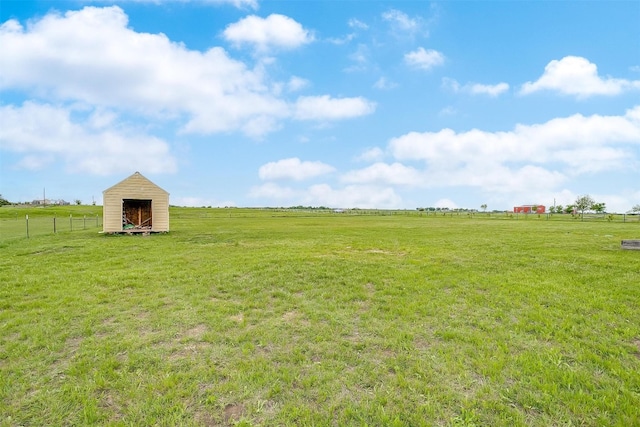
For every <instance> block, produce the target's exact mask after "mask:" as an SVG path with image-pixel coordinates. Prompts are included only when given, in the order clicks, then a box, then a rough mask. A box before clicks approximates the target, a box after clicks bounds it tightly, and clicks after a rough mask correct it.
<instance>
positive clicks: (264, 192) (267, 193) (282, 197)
mask: <svg viewBox="0 0 640 427" xmlns="http://www.w3.org/2000/svg"><path fill="white" fill-rule="evenodd" d="M249 197H252V198H256V199H266V200H279V201H287V200H288V201H289V205H292V204H294V202H293V201H294V199H295V197H296V192H295V190H293V189H292V188H289V187H282V186H280V185H278V184H275V183H273V182H267V183H264V184H262V185H259V186H256V187H253V188H251V190H250V191H249Z"/></svg>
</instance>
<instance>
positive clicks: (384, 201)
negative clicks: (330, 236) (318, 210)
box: [302, 184, 402, 209]
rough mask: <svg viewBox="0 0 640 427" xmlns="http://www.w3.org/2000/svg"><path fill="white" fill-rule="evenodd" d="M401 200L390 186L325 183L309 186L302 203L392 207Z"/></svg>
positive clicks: (347, 206)
mask: <svg viewBox="0 0 640 427" xmlns="http://www.w3.org/2000/svg"><path fill="white" fill-rule="evenodd" d="M401 202H402V199H401V197H400V196H399V195H398V194H396V192H395V190H394V189H393V188H391V187H379V186H372V185H348V186H346V187H344V188H338V189H335V188H332V187H331V186H329V185H327V184H319V185H314V186H311V187H309V188H308V189H307V190H306V191H305V192H304V196H303V201H302V204H304V205H316V206H320V205H321V206H330V207H335V208H365V209H372V208H383V209H384V208H389V209H390V208H393V207H396V206H399V205H400V204H401Z"/></svg>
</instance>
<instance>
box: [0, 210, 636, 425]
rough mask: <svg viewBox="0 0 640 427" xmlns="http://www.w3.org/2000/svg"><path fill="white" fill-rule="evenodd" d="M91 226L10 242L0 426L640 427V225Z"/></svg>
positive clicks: (221, 217) (0, 265)
mask: <svg viewBox="0 0 640 427" xmlns="http://www.w3.org/2000/svg"><path fill="white" fill-rule="evenodd" d="M92 208H93V210H95V209H96V208H95V207H92ZM68 209H77V212H78V214H82V212H84V211H88V210H89V209H90V208H89V207H77V208H76V207H72V208H68V207H67V210H68ZM81 209H84V211H82V210H81ZM3 212H4V213H3ZM2 215H4V216H5V217H7V218H11V215H14V214H13V211H9V210H3V209H0V216H2ZM65 215H66V216H68V214H65ZM98 230H99V228H95V227H93V228H90V229H87V230H77V231H73V232H68V231H67V232H59V233H57V234H55V235H53V234H49V235H41V236H35V237H32V238H30V239H26V238H12V239H5V240H0V254H1V258H0V272H1V274H2V281H1V282H0V425H2V426H19V425H28V426H41V425H91V424H96V425H131V426H141V425H161V426H168V425H184V426H188V425H235V424H237V425H264V426H271V425H314V426H324V425H335V426H343V425H357V426H365V425H368V426H382V425H385V426H386V425H397V426H420V425H426V426H431V425H434V426H519V425H521V426H569V425H572V426H625V427H626V426H633V425H640V409H638V408H640V251H623V250H621V249H620V240H621V239H627V238H628V239H631V238H636V239H640V223H639V222H627V223H622V222H606V221H599V222H580V221H554V220H550V221H546V220H538V219H535V218H530V219H528V220H513V219H506V217H501V216H492V217H485V216H480V215H478V216H477V217H476V218H468V217H466V216H460V217H458V216H453V217H442V216H437V217H433V216H432V217H426V216H419V215H418V214H416V213H412V214H411V215H403V214H394V215H351V214H334V213H331V212H313V211H308V212H304V211H302V212H290V211H289V212H288V211H276V210H245V209H193V208H192V209H187V208H172V210H171V230H172V231H171V232H170V233H169V234H161V235H152V236H147V237H144V236H105V235H102V234H99V233H98ZM0 238H1V237H0Z"/></svg>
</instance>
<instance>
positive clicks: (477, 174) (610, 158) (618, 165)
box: [341, 106, 640, 194]
mask: <svg viewBox="0 0 640 427" xmlns="http://www.w3.org/2000/svg"><path fill="white" fill-rule="evenodd" d="M639 146H640V106H638V107H635V108H633V109H630V110H628V111H627V112H626V113H625V114H624V115H622V116H600V115H592V116H583V115H580V114H576V115H573V116H570V117H566V118H557V119H553V120H550V121H548V122H545V123H541V124H534V125H517V126H516V127H515V128H514V129H513V130H512V131H502V132H487V131H482V130H478V129H473V130H470V131H466V132H455V131H453V130H451V129H443V130H441V131H439V132H410V133H407V134H405V135H402V136H400V137H397V138H393V139H392V140H391V141H390V142H389V146H388V151H389V153H390V154H391V155H392V156H393V157H394V158H395V159H396V160H397V161H396V162H394V163H391V164H387V163H383V162H378V163H375V164H373V165H370V166H368V167H365V168H362V169H359V170H353V171H350V172H348V173H345V174H344V175H343V176H342V177H341V180H342V181H343V182H345V183H350V184H360V185H367V184H371V185H374V184H375V185H380V186H384V185H394V186H405V187H416V188H443V187H452V186H459V187H475V188H480V189H482V190H483V191H486V192H490V193H493V194H543V193H544V194H548V192H549V191H550V190H552V189H557V188H559V187H560V186H562V185H563V184H564V183H566V182H567V181H568V180H569V179H570V178H571V177H575V176H579V175H582V174H593V173H598V172H603V171H612V170H616V171H618V170H624V169H629V168H634V167H637V165H638V163H639V162H640V159H638V155H637V152H638V151H637V149H638V147H639ZM416 161H418V162H424V163H423V164H424V166H423V167H419V166H413V165H409V163H412V162H416Z"/></svg>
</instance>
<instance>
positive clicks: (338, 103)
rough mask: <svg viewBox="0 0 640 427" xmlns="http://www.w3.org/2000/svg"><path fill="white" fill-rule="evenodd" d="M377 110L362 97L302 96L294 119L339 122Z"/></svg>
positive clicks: (298, 101)
mask: <svg viewBox="0 0 640 427" xmlns="http://www.w3.org/2000/svg"><path fill="white" fill-rule="evenodd" d="M375 109H376V104H375V103H374V102H371V101H369V100H367V99H365V98H362V97H356V98H332V97H330V96H329V95H323V96H302V97H300V98H298V100H297V102H296V104H295V106H294V117H295V118H296V119H298V120H318V121H324V120H338V119H344V118H352V117H359V116H364V115H368V114H371V113H373V112H374V111H375Z"/></svg>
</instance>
